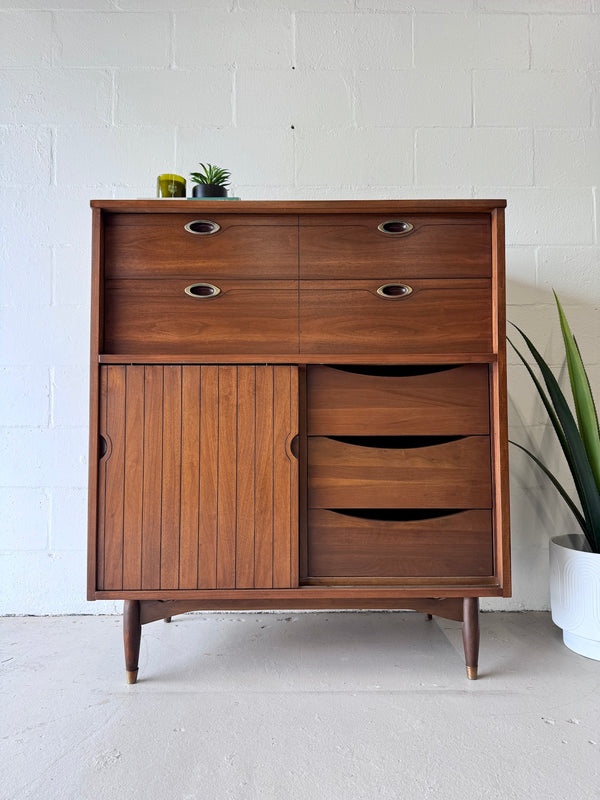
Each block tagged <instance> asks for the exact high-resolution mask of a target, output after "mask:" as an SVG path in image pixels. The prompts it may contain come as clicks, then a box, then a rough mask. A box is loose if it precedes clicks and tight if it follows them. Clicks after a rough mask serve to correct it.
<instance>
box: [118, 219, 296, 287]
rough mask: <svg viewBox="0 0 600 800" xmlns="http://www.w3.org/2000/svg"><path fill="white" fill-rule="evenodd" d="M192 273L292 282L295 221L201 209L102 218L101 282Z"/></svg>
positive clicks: (214, 276) (294, 264)
mask: <svg viewBox="0 0 600 800" xmlns="http://www.w3.org/2000/svg"><path fill="white" fill-rule="evenodd" d="M186 226H187V228H186ZM190 228H191V230H190ZM194 231H196V232H194ZM198 271H201V273H202V275H203V276H206V279H209V278H211V277H212V278H244V279H246V280H251V279H252V278H257V279H264V278H288V279H289V278H294V279H295V278H297V277H298V218H297V217H295V216H292V215H290V216H288V215H285V214H277V215H262V214H261V215H253V214H206V213H203V212H202V209H201V208H199V209H192V210H190V212H189V213H186V214H179V213H176V214H173V213H169V214H107V215H106V217H105V221H104V275H105V277H106V278H138V277H139V278H141V277H144V278H170V277H175V276H180V275H189V274H190V273H196V272H198Z"/></svg>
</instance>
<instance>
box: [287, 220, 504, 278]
mask: <svg viewBox="0 0 600 800" xmlns="http://www.w3.org/2000/svg"><path fill="white" fill-rule="evenodd" d="M386 222H388V223H389V222H391V223H392V224H391V226H390V225H388V227H392V228H396V229H398V228H400V232H399V233H385V232H384V230H381V229H380V226H382V227H385V224H386ZM402 222H404V223H405V224H406V226H412V229H409V230H408V231H407V232H403V231H402V229H401V228H402V226H401V225H400V224H398V223H402ZM491 254H492V242H491V226H490V218H489V215H487V214H437V215H436V214H408V215H402V216H400V217H398V216H397V215H387V216H386V215H377V216H376V215H373V214H348V215H342V216H340V217H336V218H332V217H331V216H329V217H325V218H322V217H321V218H319V217H314V216H307V217H300V263H301V267H300V270H301V271H300V276H301V277H302V278H310V279H315V278H365V277H366V278H368V277H373V278H377V277H379V276H380V275H382V274H388V273H390V272H394V271H398V272H404V273H406V274H410V275H414V276H416V277H423V278H442V277H452V278H454V277H462V278H489V277H490V276H491V274H492V255H491Z"/></svg>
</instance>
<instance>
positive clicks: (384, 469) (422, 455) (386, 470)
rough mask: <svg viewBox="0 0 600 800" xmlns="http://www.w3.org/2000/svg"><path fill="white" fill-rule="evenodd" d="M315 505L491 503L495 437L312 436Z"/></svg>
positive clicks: (310, 454) (472, 505) (310, 455)
mask: <svg viewBox="0 0 600 800" xmlns="http://www.w3.org/2000/svg"><path fill="white" fill-rule="evenodd" d="M308 504H309V506H310V507H311V508H491V504H492V498H491V477H490V440H489V438H488V437H487V436H467V437H427V436H422V437H414V438H413V437H397V438H396V437H389V436H388V437H379V436H374V437H367V436H364V437H348V438H339V437H338V438H326V437H322V436H312V437H309V440H308Z"/></svg>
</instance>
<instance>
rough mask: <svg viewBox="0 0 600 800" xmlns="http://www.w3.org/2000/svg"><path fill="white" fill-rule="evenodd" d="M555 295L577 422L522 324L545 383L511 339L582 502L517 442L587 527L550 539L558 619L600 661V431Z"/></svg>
mask: <svg viewBox="0 0 600 800" xmlns="http://www.w3.org/2000/svg"><path fill="white" fill-rule="evenodd" d="M554 297H555V300H556V307H557V310H558V316H559V320H560V328H561V332H562V337H563V342H564V348H565V355H566V362H567V368H568V372H569V382H570V386H571V392H572V397H573V404H574V407H575V413H576V416H577V420H576V419H575V417H574V415H573V413H572V411H571V408H570V406H569V402H568V401H567V398H566V397H565V394H564V393H563V391H562V389H561V388H560V386H559V383H558V381H557V379H556V378H555V376H554V374H553V372H552V370H551V369H550V367H549V366H548V364H547V362H546V361H545V360H544V358H543V357H542V355H541V354H540V353H539V351H538V350H537V348H536V347H535V345H534V344H533V342H532V341H531V340H530V339H529V338H528V336H527V335H526V334H525V333H524V332H523V331H522V330H521V328H519V327H518V326H516V325H514V324H513V327H514V328H515V330H517V331H518V333H519V334H520V335H521V337H522V339H523V341H524V342H525V344H526V346H527V348H528V349H529V352H530V354H531V356H532V358H533V360H534V362H535V363H536V364H537V367H538V368H539V371H540V373H541V376H542V381H540V379H539V378H538V377H537V375H536V373H535V372H534V370H533V368H532V367H531V366H530V364H529V362H528V361H527V359H526V358H525V356H524V355H523V354H522V353H521V352H520V350H519V349H518V348H517V346H516V345H515V344H514V342H513V341H512V340H511V339H510V337H509V339H508V341H509V343H510V344H511V346H512V348H513V349H514V350H515V352H516V354H517V355H518V357H519V358H520V360H521V361H522V362H523V364H524V366H525V368H526V369H527V371H528V372H529V375H530V376H531V379H532V380H533V383H534V385H535V387H536V389H537V391H538V394H539V396H540V398H541V400H542V403H543V404H544V408H545V409H546V412H547V413H548V417H549V419H550V422H551V423H552V427H553V429H554V431H555V433H556V436H557V438H558V441H559V444H560V447H561V449H562V452H563V454H564V456H565V459H566V461H567V464H568V467H569V470H570V473H571V476H572V478H573V483H574V486H575V492H576V495H577V502H575V500H574V499H573V498H572V497H571V496H570V495H569V493H568V491H567V490H566V489H565V488H564V486H563V485H562V484H561V483H560V481H559V480H558V479H557V478H556V476H555V475H554V474H553V473H552V471H551V470H550V469H549V468H548V467H547V466H546V465H545V464H544V463H543V462H542V461H541V460H540V459H539V458H538V457H537V456H536V455H535V454H534V453H533V452H531V450H529V449H528V448H526V447H524V446H523V445H521V444H519V443H518V442H514V441H512V442H511V443H512V444H513V445H515V446H516V447H519V448H520V449H521V450H524V451H525V452H526V453H527V455H528V456H529V457H530V458H531V459H533V461H534V462H535V463H536V464H537V466H538V467H539V468H540V469H541V470H542V471H543V472H544V473H545V475H546V476H547V477H548V478H549V480H550V481H551V483H552V484H553V486H554V487H555V489H556V490H557V491H558V493H559V494H560V496H561V497H562V499H563V500H564V501H565V503H566V504H567V506H568V508H569V509H570V511H571V512H572V514H573V518H574V520H575V521H576V523H577V525H578V526H579V529H580V530H581V533H568V534H565V535H562V536H556V537H554V538H553V539H552V540H551V542H550V602H551V607H552V619H553V620H554V622H555V623H556V624H557V625H558V626H559V627H561V628H562V629H563V641H564V643H565V644H566V645H567V647H569V648H570V649H571V650H574V651H575V652H576V653H579V654H581V655H585V656H587V657H589V658H594V659H597V660H600V429H599V427H598V415H597V412H596V405H595V403H594V398H593V395H592V390H591V387H590V382H589V378H588V375H587V372H586V369H585V366H584V364H583V359H582V357H581V353H580V351H579V347H578V345H577V342H576V340H575V337H574V336H573V333H572V331H571V328H570V326H569V323H568V321H567V318H566V316H565V313H564V311H563V308H562V306H561V304H560V301H559V299H558V297H557V295H556V293H554ZM544 387H545V388H544ZM574 527H576V526H574Z"/></svg>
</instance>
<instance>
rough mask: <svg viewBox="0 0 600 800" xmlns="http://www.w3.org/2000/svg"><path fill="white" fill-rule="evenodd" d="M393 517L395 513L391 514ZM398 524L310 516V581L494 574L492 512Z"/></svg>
mask: <svg viewBox="0 0 600 800" xmlns="http://www.w3.org/2000/svg"><path fill="white" fill-rule="evenodd" d="M391 516H392V517H393V516H394V515H393V514H392V515H391ZM397 516H398V517H399V518H398V519H393V518H392V519H385V518H384V519H377V514H371V515H369V516H368V517H361V516H352V515H349V514H347V513H340V512H338V511H331V510H327V509H311V510H310V511H309V540H308V543H309V547H308V552H309V559H308V576H309V577H327V576H336V577H347V578H356V577H382V576H387V577H398V578H407V577H438V578H442V577H446V578H447V577H473V576H483V575H491V574H492V572H493V560H492V519H491V512H490V511H488V510H475V511H460V512H458V513H443V514H441V515H439V516H438V515H435V514H432V516H431V517H427V516H423V515H419V514H416V515H415V517H416V518H414V519H411V515H410V513H408V514H406V515H404V518H402V515H401V514H398V515H397Z"/></svg>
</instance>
